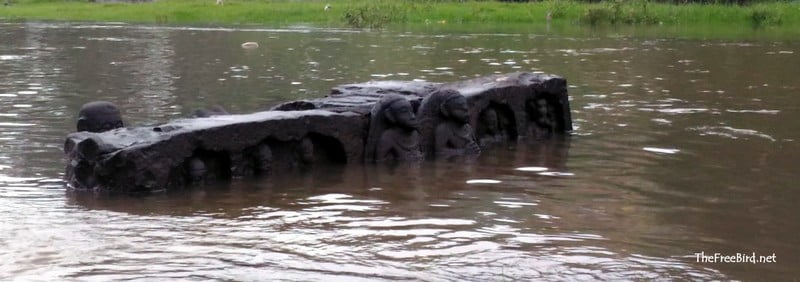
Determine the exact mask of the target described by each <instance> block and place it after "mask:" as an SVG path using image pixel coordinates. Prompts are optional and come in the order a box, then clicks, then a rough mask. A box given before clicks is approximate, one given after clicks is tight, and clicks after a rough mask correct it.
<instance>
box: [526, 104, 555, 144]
mask: <svg viewBox="0 0 800 282" xmlns="http://www.w3.org/2000/svg"><path fill="white" fill-rule="evenodd" d="M527 107H528V115H529V116H530V120H529V122H532V123H533V125H535V128H533V129H532V130H533V131H534V132H533V136H536V137H543V136H546V135H549V134H552V133H554V132H555V131H556V129H557V126H558V124H557V121H556V111H555V108H554V107H553V105H551V104H550V103H548V102H547V100H546V99H544V98H539V99H532V100H528V106H527Z"/></svg>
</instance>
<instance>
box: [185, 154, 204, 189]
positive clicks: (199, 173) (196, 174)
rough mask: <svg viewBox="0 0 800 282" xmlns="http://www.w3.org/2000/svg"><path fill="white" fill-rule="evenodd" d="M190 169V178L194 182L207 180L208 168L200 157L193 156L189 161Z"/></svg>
mask: <svg viewBox="0 0 800 282" xmlns="http://www.w3.org/2000/svg"><path fill="white" fill-rule="evenodd" d="M188 170H189V178H190V179H191V181H192V182H194V183H200V182H203V180H205V177H206V173H207V172H208V169H206V163H205V162H203V160H201V159H200V158H196V157H195V158H191V159H190V160H189V163H188Z"/></svg>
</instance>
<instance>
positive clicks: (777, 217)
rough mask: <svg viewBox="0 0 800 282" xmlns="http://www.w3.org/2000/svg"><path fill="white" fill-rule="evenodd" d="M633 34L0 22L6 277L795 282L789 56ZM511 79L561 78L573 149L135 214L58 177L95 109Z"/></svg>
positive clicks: (293, 185) (247, 183)
mask: <svg viewBox="0 0 800 282" xmlns="http://www.w3.org/2000/svg"><path fill="white" fill-rule="evenodd" d="M644 33H645V34H647V36H641V37H639V36H624V35H623V36H620V34H619V33H615V32H609V33H605V32H586V33H584V34H581V35H578V36H572V35H570V36H566V35H559V33H558V32H552V31H546V30H537V29H532V30H529V31H514V32H504V33H497V32H483V31H481V32H475V33H470V32H463V31H462V32H444V31H438V30H434V29H431V30H429V31H424V30H413V31H382V32H375V31H373V32H365V31H357V30H336V29H311V28H287V29H267V28H249V29H229V28H185V27H161V26H134V25H117V24H79V23H76V24H50V23H23V24H19V23H7V24H0V42H2V44H0V129H1V130H0V280H7V279H41V280H64V279H68V280H71V279H77V280H100V281H107V280H111V279H142V280H153V279H158V280H165V279H181V280H208V279H213V280H225V279H228V280H265V279H269V280H288V281H308V280H324V281H329V280H332V279H333V280H370V281H371V280H381V279H385V280H433V281H448V280H456V281H463V280H473V281H487V280H492V281H494V280H531V279H536V280H542V279H545V280H595V279H601V280H620V279H675V280H685V279H697V280H709V279H742V280H793V279H795V280H796V279H797V278H798V277H800V270H798V269H797V268H796V266H797V265H799V264H800V259H798V258H799V257H800V239H798V238H800V237H798V236H796V234H797V233H798V232H800V207H799V206H798V205H797V204H796V203H797V202H798V200H800V190H798V188H797V185H796V184H795V183H797V182H798V180H800V178H798V177H797V176H796V175H797V167H798V159H800V146H799V145H798V141H797V140H798V138H799V136H798V130H797V129H798V127H797V123H796V122H795V121H796V120H798V119H800V109H799V108H798V105H799V104H798V103H797V102H796V99H797V95H798V94H797V93H798V88H800V82H799V81H798V80H797V78H796V73H797V66H798V65H800V41H797V40H796V39H792V38H791V37H790V38H777V39H775V38H770V39H768V40H764V39H762V40H729V39H728V40H698V39H669V38H668V37H659V36H658V33H657V32H644ZM246 41H256V42H259V44H260V45H261V48H258V49H254V50H244V49H242V48H241V47H240V44H241V43H242V42H246ZM513 71H541V72H546V73H554V74H559V75H562V76H564V77H566V78H567V79H568V81H569V83H570V86H569V87H570V88H569V90H570V95H571V103H572V109H573V110H574V112H573V118H574V119H575V127H576V130H575V132H574V133H573V134H571V135H570V136H567V137H564V138H558V139H556V140H551V141H548V142H542V143H538V144H520V145H519V146H517V149H516V150H507V149H502V148H498V149H493V150H490V151H487V152H486V153H485V154H484V155H483V156H482V157H481V158H480V159H479V160H477V161H476V162H474V163H466V164H464V163H426V164H424V165H422V167H399V168H394V169H390V168H384V167H374V166H360V165H353V166H349V167H339V168H328V169H324V170H318V171H315V172H314V173H312V174H306V175H289V176H285V177H273V178H268V179H244V180H235V181H233V182H232V183H230V184H221V185H215V186H209V187H205V188H197V189H192V190H189V191H180V192H170V193H162V194H157V195H151V196H144V197H131V196H124V195H116V196H115V195H92V194H88V195H87V194H81V193H70V192H66V191H65V189H64V187H63V182H62V181H61V177H62V175H63V168H64V158H63V154H62V152H61V146H62V144H63V140H64V136H65V135H66V134H67V133H69V132H70V131H72V130H73V129H74V123H75V120H76V114H77V112H78V109H79V108H80V106H81V105H82V104H83V103H85V102H88V101H92V100H107V101H111V102H114V103H116V104H117V105H119V106H120V107H121V108H122V109H123V114H124V117H125V119H126V121H127V122H128V123H129V124H134V125H147V124H155V123H159V122H163V121H166V120H170V119H174V118H179V117H185V116H188V115H189V113H190V112H192V111H193V109H195V108H201V107H207V106H210V105H215V104H218V105H222V106H224V107H226V108H227V109H228V110H229V111H231V112H235V113H248V112H253V111H258V110H263V109H266V108H268V107H269V106H271V105H275V104H277V103H279V102H283V101H287V100H292V99H299V98H313V97H320V96H322V95H324V94H326V93H327V90H328V89H330V88H331V87H333V86H335V85H339V84H343V83H351V82H361V81H366V80H370V79H398V80H414V79H418V80H427V81H436V82H447V81H455V80H462V79H468V78H472V77H475V76H482V75H487V74H493V73H507V72H513ZM701 251H704V252H706V253H715V252H718V253H721V254H726V255H728V254H733V255H735V254H736V253H752V252H756V253H757V254H759V255H771V254H773V253H775V255H776V257H777V261H778V263H773V264H751V263H741V264H722V263H700V262H697V261H696V258H695V255H694V254H695V253H697V252H701Z"/></svg>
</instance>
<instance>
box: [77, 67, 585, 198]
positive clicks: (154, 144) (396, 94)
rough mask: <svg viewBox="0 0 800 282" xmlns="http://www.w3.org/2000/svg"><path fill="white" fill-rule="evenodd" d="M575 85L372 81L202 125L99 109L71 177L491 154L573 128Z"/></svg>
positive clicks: (536, 77)
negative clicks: (138, 120) (571, 92)
mask: <svg viewBox="0 0 800 282" xmlns="http://www.w3.org/2000/svg"><path fill="white" fill-rule="evenodd" d="M566 85H567V84H566V80H564V79H563V78H560V77H558V76H553V75H543V74H531V73H510V74H503V75H492V76H486V77H481V78H476V79H471V80H466V81H458V82H453V83H430V82H416V81H371V82H366V83H359V84H347V85H341V86H338V87H335V88H333V89H332V90H331V92H330V94H329V95H327V96H326V97H323V98H319V99H309V100H299V101H290V102H286V103H283V104H280V105H277V106H275V107H273V108H272V109H271V110H269V111H264V112H257V113H252V114H229V113H228V112H226V111H225V110H224V109H222V108H221V107H219V106H214V107H211V108H209V109H208V110H205V109H201V110H198V111H196V112H195V114H194V116H195V117H194V118H188V119H178V120H174V121H171V122H168V123H165V124H161V125H157V126H152V127H127V128H123V127H122V123H121V121H122V117H120V116H119V110H118V109H116V107H115V106H113V104H110V103H107V102H92V103H89V104H87V105H88V109H89V110H92V109H95V112H94V113H92V112H91V111H89V113H88V114H84V111H83V109H82V112H81V117H82V118H83V120H82V121H79V122H82V123H83V124H82V125H79V126H78V129H79V132H75V133H72V134H69V135H68V136H67V138H66V141H65V144H64V152H65V154H66V157H67V166H66V173H65V178H66V181H67V184H68V186H69V187H70V188H73V189H76V190H93V191H110V192H123V193H136V192H146V193H149V192H155V191H162V190H174V189H183V188H186V187H192V186H202V185H206V184H208V183H212V182H218V181H229V180H230V179H232V178H240V177H264V178H265V181H268V179H269V178H270V177H279V176H280V175H284V174H285V173H287V172H295V173H304V172H307V171H309V170H313V169H315V168H317V167H322V166H327V167H329V165H334V166H336V165H340V166H341V165H347V164H353V163H362V162H365V163H398V162H419V161H420V160H422V159H423V158H428V159H440V158H441V159H451V158H458V157H465V156H466V157H475V156H477V155H478V154H480V153H481V152H482V151H483V152H484V153H486V152H489V153H490V151H485V150H482V149H481V148H489V147H493V146H498V145H503V144H512V143H516V142H517V141H518V140H522V139H526V140H530V141H534V142H535V141H536V140H539V139H542V138H549V137H550V136H553V135H559V134H563V133H565V132H567V131H570V130H572V120H571V117H570V109H569V100H568V95H567V87H566ZM109 105H110V106H109ZM84 108H87V106H85V107H84ZM105 124H110V126H105ZM87 125H91V126H87Z"/></svg>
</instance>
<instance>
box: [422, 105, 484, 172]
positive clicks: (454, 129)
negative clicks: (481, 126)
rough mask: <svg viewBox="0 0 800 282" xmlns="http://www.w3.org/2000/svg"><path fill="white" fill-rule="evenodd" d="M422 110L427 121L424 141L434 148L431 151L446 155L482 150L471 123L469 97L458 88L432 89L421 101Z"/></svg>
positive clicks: (440, 155)
mask: <svg viewBox="0 0 800 282" xmlns="http://www.w3.org/2000/svg"><path fill="white" fill-rule="evenodd" d="M419 112H420V116H422V117H423V123H424V124H425V125H426V132H425V133H424V134H423V135H424V136H425V137H424V140H425V142H424V144H425V145H427V146H426V147H427V148H432V152H429V154H432V155H433V156H435V157H436V158H444V159H449V158H452V157H457V156H465V155H478V154H480V152H481V150H480V147H479V146H478V143H477V142H476V141H475V136H474V135H473V132H472V127H471V126H470V125H469V107H468V106H467V99H466V98H464V96H462V95H461V94H460V93H459V92H458V91H456V90H452V89H443V90H439V91H436V92H434V93H432V94H431V95H430V96H428V97H426V98H425V99H424V100H423V101H422V105H421V106H420V110H419ZM431 144H432V146H430V145H431Z"/></svg>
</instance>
